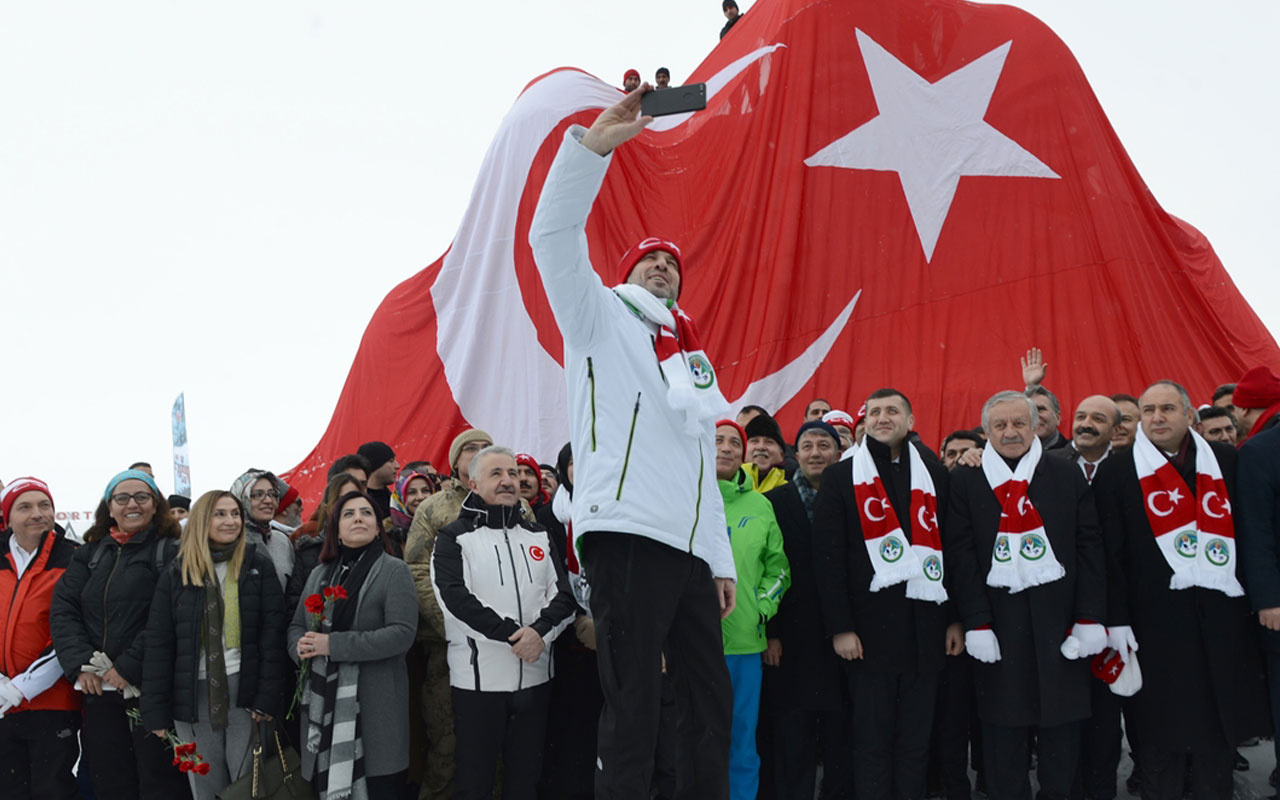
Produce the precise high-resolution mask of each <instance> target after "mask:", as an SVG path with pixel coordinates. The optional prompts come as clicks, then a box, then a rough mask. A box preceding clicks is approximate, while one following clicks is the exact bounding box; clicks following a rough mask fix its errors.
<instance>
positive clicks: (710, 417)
mask: <svg viewBox="0 0 1280 800" xmlns="http://www.w3.org/2000/svg"><path fill="white" fill-rule="evenodd" d="M613 291H614V292H615V293H616V294H617V295H618V297H620V298H622V302H624V303H626V304H627V307H628V308H630V309H631V310H632V311H634V312H635V313H636V314H637V315H639V316H640V317H643V318H644V319H647V320H649V321H650V322H652V323H654V324H655V325H657V326H658V337H657V338H656V339H655V340H654V342H653V351H654V353H655V354H656V355H657V357H658V366H659V367H661V369H662V374H663V376H664V377H665V378H666V380H667V403H668V404H669V405H670V406H671V407H672V408H673V409H675V410H676V411H678V412H680V413H681V415H683V417H684V430H685V433H687V434H689V435H690V436H701V435H702V433H703V432H704V431H706V430H707V429H708V426H714V425H715V423H716V420H719V419H723V418H725V417H727V416H729V403H728V401H726V400H725V399H724V395H722V394H721V393H720V387H719V386H717V385H716V372H715V370H714V369H713V368H712V366H711V359H709V358H707V354H706V351H704V350H703V349H702V343H701V341H700V337H699V336H698V329H697V328H696V327H695V326H694V324H693V320H692V319H691V318H690V317H689V315H688V314H686V313H684V312H683V311H681V310H680V307H679V306H677V305H676V304H675V303H674V302H672V301H667V300H662V299H660V298H658V297H655V296H654V295H653V293H651V292H650V291H649V290H648V289H646V288H644V287H643V286H637V285H636V284H633V283H623V284H619V285H618V286H615V287H613Z"/></svg>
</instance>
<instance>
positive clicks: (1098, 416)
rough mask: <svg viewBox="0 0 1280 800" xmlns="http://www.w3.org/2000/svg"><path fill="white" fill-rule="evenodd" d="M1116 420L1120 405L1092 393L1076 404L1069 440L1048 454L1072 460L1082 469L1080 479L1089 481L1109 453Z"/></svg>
mask: <svg viewBox="0 0 1280 800" xmlns="http://www.w3.org/2000/svg"><path fill="white" fill-rule="evenodd" d="M1119 424H1120V407H1119V406H1118V405H1116V403H1115V401H1114V400H1112V399H1111V398H1110V397H1107V396H1105V395H1101V394H1094V395H1090V396H1088V397H1086V398H1085V399H1083V400H1081V401H1080V405H1078V406H1076V415H1075V418H1074V419H1073V420H1072V421H1071V444H1069V445H1067V446H1066V447H1063V448H1061V449H1059V450H1050V451H1049V454H1050V455H1055V456H1060V457H1062V458H1066V459H1068V460H1070V461H1073V462H1075V463H1076V465H1078V466H1079V467H1080V471H1081V472H1083V473H1084V479H1085V480H1086V481H1088V482H1089V483H1093V475H1094V473H1095V472H1097V470H1098V465H1099V464H1101V463H1102V461H1103V459H1105V458H1106V457H1107V456H1108V455H1110V454H1111V436H1112V434H1113V433H1115V428H1116V426H1117V425H1119Z"/></svg>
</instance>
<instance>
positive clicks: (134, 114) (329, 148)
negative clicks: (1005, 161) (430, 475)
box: [0, 0, 1280, 530]
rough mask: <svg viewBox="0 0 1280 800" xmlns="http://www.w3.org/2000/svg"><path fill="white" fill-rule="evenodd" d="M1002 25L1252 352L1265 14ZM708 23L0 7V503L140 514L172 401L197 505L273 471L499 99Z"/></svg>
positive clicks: (681, 71) (276, 9)
mask: <svg viewBox="0 0 1280 800" xmlns="http://www.w3.org/2000/svg"><path fill="white" fill-rule="evenodd" d="M762 1H763V2H769V1H770V0H762ZM740 2H742V0H740ZM742 5H743V7H744V8H748V9H749V7H750V6H749V3H747V2H742ZM1020 5H1021V7H1023V8H1025V9H1027V10H1028V11H1030V12H1032V13H1033V14H1035V15H1036V16H1038V17H1039V18H1040V19H1042V20H1044V21H1045V22H1046V23H1048V24H1049V26H1050V27H1052V28H1053V29H1054V30H1055V31H1056V32H1057V34H1058V35H1059V36H1060V37H1061V38H1062V39H1063V40H1064V41H1065V42H1066V43H1067V45H1068V46H1069V47H1070V48H1071V49H1072V51H1073V52H1074V53H1075V55H1076V58H1077V59H1078V60H1079V61H1080V63H1081V65H1082V66H1083V67H1084V71H1085V73H1086V74H1087V75H1088V77H1089V79H1090V81H1091V83H1092V85H1093V88H1094V90H1095V92H1096V93H1097V95H1098V97H1099V99H1100V100H1101V102H1102V105H1103V107H1104V108H1105V109H1106V111H1107V113H1108V115H1109V116H1110V119H1111V122H1112V124H1113V125H1114V126H1115V128H1116V130H1117V131H1118V133H1119V136H1120V139H1121V140H1122V141H1123V142H1124V144H1125V146H1126V148H1127V149H1128V151H1129V154H1130V156H1131V157H1132V158H1133V160H1134V162H1135V163H1136V164H1137V166H1138V169H1139V171H1140V172H1141V173H1142V175H1143V176H1144V177H1145V179H1146V180H1147V183H1148V184H1149V185H1150V186H1151V188H1152V190H1153V191H1154V193H1155V196H1156V197H1157V198H1158V199H1159V201H1160V202H1161V203H1162V204H1163V205H1164V207H1165V208H1166V209H1168V210H1169V211H1170V212H1172V213H1174V214H1176V215H1178V216H1180V217H1182V218H1184V219H1186V220H1188V221H1190V222H1191V223H1192V224H1194V225H1196V226H1197V227H1199V228H1200V229H1201V230H1202V231H1204V232H1205V233H1206V234H1207V235H1208V237H1209V239H1210V241H1212V242H1213V244H1214V246H1215V248H1216V249H1217V251H1218V254H1219V255H1220V257H1221V258H1222V260H1223V262H1224V263H1225V264H1226V266H1227V269H1228V270H1229V271H1230V273H1231V275H1232V277H1233V278H1234V279H1235V281H1236V284H1237V285H1238V286H1239V287H1240V289H1241V290H1242V291H1243V292H1244V294H1245V297H1247V298H1249V300H1250V301H1251V302H1252V303H1253V306H1254V308H1255V309H1256V310H1257V311H1258V312H1259V314H1260V315H1261V316H1262V318H1263V320H1264V322H1266V323H1267V325H1268V326H1269V327H1270V329H1271V330H1272V332H1273V333H1280V302H1277V300H1278V299H1280V286H1278V282H1277V280H1276V278H1275V273H1274V266H1275V258H1274V256H1273V255H1272V249H1271V242H1270V240H1271V236H1272V232H1273V231H1274V230H1275V223H1274V220H1273V218H1272V217H1273V215H1274V214H1275V213H1276V211H1277V206H1276V203H1275V186H1276V185H1277V182H1278V179H1280V156H1277V153H1276V149H1275V146H1274V140H1275V132H1276V131H1277V130H1280V112H1277V99H1280V92H1278V91H1277V88H1276V84H1275V79H1274V77H1273V76H1274V66H1273V65H1272V64H1271V61H1272V57H1273V55H1274V52H1275V46H1274V42H1273V40H1272V36H1273V34H1274V31H1275V30H1276V29H1277V28H1278V27H1280V5H1278V4H1275V3H1273V2H1264V1H1263V0H1258V1H1257V2H1234V3H1229V4H1218V5H1217V6H1215V7H1213V9H1212V11H1210V10H1208V7H1207V6H1206V5H1205V4H1204V3H1203V2H1191V1H1189V0H1183V1H1180V2H1162V3H1159V4H1156V3H1150V2H1142V3H1115V2H1114V0H1112V1H1110V2H1102V1H1101V0H1076V2H1071V3H1064V2H1062V1H1061V0H1037V1H1035V2H1032V1H1030V0H1028V2H1023V3H1021V4H1020ZM722 24H723V18H722V17H721V15H720V10H719V2H718V0H702V2H699V3H693V2H689V0H648V1H647V2H642V3H587V4H584V3H581V2H572V3H571V2H561V1H556V2H535V1H534V0H525V2H507V1H506V0H499V1H498V2H488V3H443V2H402V3H390V2H376V1H375V0H368V1H367V2H361V3H350V2H310V3H298V2H280V3H260V2H252V3H250V2H239V1H235V2H222V3H203V4H189V3H173V2H144V1H142V0H134V2H129V3H109V4H103V3H88V2H80V3H18V2H12V3H6V4H4V5H3V6H0V109H3V111H2V112H0V268H2V270H3V272H2V275H3V280H2V281H0V324H2V325H3V332H4V341H5V343H6V345H7V347H5V349H4V352H5V353H6V357H5V358H3V372H2V373H0V385H2V386H3V397H4V400H3V403H2V404H0V409H2V412H0V479H3V480H5V481H8V480H11V479H12V478H13V477H15V476H18V475H25V474H35V475H38V476H42V477H44V478H46V479H47V480H49V481H50V483H51V484H52V487H53V491H54V496H55V500H56V501H57V504H58V506H59V508H60V510H68V511H70V510H73V509H76V510H85V509H91V508H92V507H93V505H95V504H96V502H97V498H98V496H99V493H100V492H101V490H102V486H103V485H104V483H105V482H106V480H107V478H109V477H110V476H111V475H112V474H114V473H115V472H117V471H118V470H119V469H122V468H123V467H124V466H126V465H127V464H128V463H129V462H131V461H134V460H139V459H145V460H149V461H151V462H153V463H154V464H155V466H156V474H157V477H158V479H159V483H160V485H161V488H162V489H163V490H165V491H166V492H167V491H169V490H170V488H171V487H172V471H171V469H172V462H171V451H170V438H169V435H170V434H169V409H170V406H171V404H172V402H173V399H174V397H176V396H177V394H178V392H180V391H185V392H186V403H187V414H188V418H189V425H190V439H191V460H192V479H193V483H194V485H195V489H196V492H197V493H199V492H201V491H205V490H208V489H211V488H218V487H223V486H227V485H228V484H229V483H230V481H231V480H232V479H233V478H234V477H235V476H236V475H237V474H239V473H240V472H241V471H243V469H245V468H246V467H249V466H258V467H263V468H270V469H276V470H282V469H287V468H289V467H291V466H293V465H294V464H295V463H297V461H298V460H299V459H300V458H301V457H302V456H303V455H305V454H306V453H307V452H308V451H309V450H310V449H311V447H312V446H313V445H314V444H315V442H316V441H317V439H318V438H319V436H320V434H321V433H322V432H323V430H324V427H325V425H326V423H327V421H328V419H329V416H330V413H331V412H332V410H333V405H334V402H335V401H336V399H337V396H338V392H339V391H340V389H341V387H342V383H343V381H344V380H345V378H346V374H347V369H348V367H349V365H350V363H351V359H352V358H353V356H354V355H355V351H356V347H357V345H358V344H359V341H360V336H361V334H362V333H363V331H364V327H365V324H366V322H367V321H368V319H369V317H370V316H371V314H372V313H373V310H374V308H375V307H376V306H377V304H378V303H379V302H380V301H381V299H382V298H383V296H384V295H385V294H386V293H387V292H388V291H389V290H390V289H391V288H392V287H393V286H394V285H395V284H397V283H398V282H400V281H401V280H403V279H405V278H406V277H408V276H410V275H412V274H413V273H414V272H416V271H417V270H419V269H421V268H422V267H424V266H426V265H427V264H429V263H431V262H432V261H434V260H435V259H436V258H438V257H439V256H440V255H441V254H442V253H443V252H444V250H445V248H446V247H448V245H449V242H450V240H451V239H452V237H453V232H454V229H455V227H456V225H457V223H458V220H459V219H460V217H461V215H462V212H463V209H464V207H465V205H466V202H467V199H468V196H469V194H470V190H471V184H472V181H473V179H474V176H475V174H476V171H477V169H478V167H479V164H480V160H481V157H482V155H483V153H484V150H485V148H486V146H487V145H488V142H489V139H490V137H491V135H492V133H493V131H494V130H495V129H496V127H497V124H498V121H499V119H500V118H501V117H502V115H503V114H504V113H505V112H506V110H507V108H508V107H509V106H510V104H511V102H512V101H513V100H514V99H515V97H516V95H517V94H518V93H519V91H520V90H521V89H522V88H523V87H524V85H525V84H526V83H528V81H529V80H531V79H532V78H534V77H536V76H537V75H539V74H541V73H543V72H545V71H547V70H549V69H553V68H555V67H559V66H576V67H581V68H583V69H585V70H587V71H589V72H592V73H594V74H596V75H599V76H601V77H602V78H604V79H606V80H609V81H614V82H620V80H621V75H622V73H623V71H624V70H625V69H626V68H627V67H630V66H635V67H637V68H639V69H640V70H641V72H642V73H643V74H644V75H645V76H646V77H649V76H651V75H652V73H653V70H654V69H656V68H657V67H658V66H662V65H665V66H667V67H669V68H670V69H671V72H672V77H673V80H674V81H675V82H677V83H678V82H682V80H683V79H684V78H685V77H686V76H687V75H688V74H689V73H690V72H692V70H693V69H694V67H695V66H696V65H697V64H698V63H699V62H700V61H701V60H702V59H703V57H704V56H705V55H706V54H707V53H708V52H710V50H711V49H712V48H713V47H714V46H715V45H716V44H717V41H718V40H717V34H718V31H719V28H720V26H721V25H722ZM850 35H851V37H852V32H851V34H850ZM1051 358H1052V356H1050V359H1051ZM404 455H409V456H412V455H413V454H402V456H404ZM545 455H546V456H547V457H549V456H550V454H545ZM401 460H404V458H403V457H402V459H401ZM76 527H77V528H78V529H80V530H83V529H84V526H83V525H79V524H78V525H77V526H76Z"/></svg>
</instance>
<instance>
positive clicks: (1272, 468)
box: [1235, 417, 1280, 653]
mask: <svg viewBox="0 0 1280 800" xmlns="http://www.w3.org/2000/svg"><path fill="white" fill-rule="evenodd" d="M1273 419H1275V420H1278V421H1280V417H1273ZM1236 483H1237V486H1236V495H1237V497H1238V498H1239V502H1238V503H1237V505H1236V506H1235V523H1236V553H1237V554H1238V557H1239V559H1240V569H1239V570H1237V572H1239V573H1240V574H1241V575H1242V576H1243V579H1244V588H1245V592H1246V593H1247V596H1248V598H1249V604H1250V606H1251V607H1252V608H1253V610H1254V611H1261V610H1262V609H1264V608H1280V426H1273V427H1271V428H1268V429H1267V430H1265V431H1263V432H1262V433H1256V434H1254V435H1253V436H1252V437H1250V438H1249V440H1248V441H1247V442H1245V443H1244V444H1242V445H1240V476H1239V478H1238V479H1237V481H1236ZM1262 642H1263V646H1264V647H1265V648H1266V650H1267V651H1268V652H1272V653H1280V631H1270V630H1267V629H1266V628H1262Z"/></svg>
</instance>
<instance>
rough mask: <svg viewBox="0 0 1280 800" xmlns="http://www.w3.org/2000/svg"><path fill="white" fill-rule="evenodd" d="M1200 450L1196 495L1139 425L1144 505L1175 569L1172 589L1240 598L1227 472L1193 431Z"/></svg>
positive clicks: (1136, 456) (1136, 448)
mask: <svg viewBox="0 0 1280 800" xmlns="http://www.w3.org/2000/svg"><path fill="white" fill-rule="evenodd" d="M1187 433H1188V434H1189V435H1190V436H1191V440H1192V442H1193V443H1194V444H1195V448H1196V491H1195V493H1194V494H1192V492H1191V489H1190V487H1188V486H1187V482H1186V481H1184V480H1183V479H1182V476H1181V475H1179V474H1178V470H1177V469H1176V468H1174V466H1173V464H1172V463H1171V462H1170V461H1169V459H1167V458H1165V456H1164V454H1163V453H1161V452H1160V451H1159V450H1158V449H1157V448H1156V446H1155V445H1154V444H1152V443H1151V440H1150V439H1148V438H1147V436H1146V434H1145V433H1143V432H1142V426H1141V425H1139V426H1138V435H1137V437H1136V438H1135V440H1134V443H1133V465H1134V466H1135V467H1136V468H1137V470H1138V483H1139V484H1141V485H1142V507H1143V510H1144V511H1146V513H1147V522H1148V523H1149V524H1150V525H1151V532H1152V534H1154V535H1155V537H1156V544H1157V545H1159V547H1160V554H1161V555H1163V556H1164V560H1165V561H1166V562H1167V563H1168V564H1169V569H1171V570H1173V575H1172V576H1170V578H1169V588H1170V589H1188V588H1190V587H1192V586H1199V587H1201V588H1203V589H1217V590H1218V591H1220V592H1222V593H1223V594H1226V595H1227V596H1229V597H1240V596H1241V595H1243V594H1244V587H1242V586H1241V585H1240V581H1238V580H1237V579H1236V538H1235V525H1234V524H1233V523H1232V519H1231V501H1230V500H1228V499H1227V485H1226V483H1224V482H1223V480H1222V469H1221V468H1220V467H1219V466H1218V459H1217V458H1216V457H1215V456H1214V455H1213V450H1212V449H1210V447H1209V443H1208V442H1206V441H1205V440H1204V439H1203V438H1201V436H1200V434H1198V433H1196V432H1195V431H1193V430H1189V431H1187Z"/></svg>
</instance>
